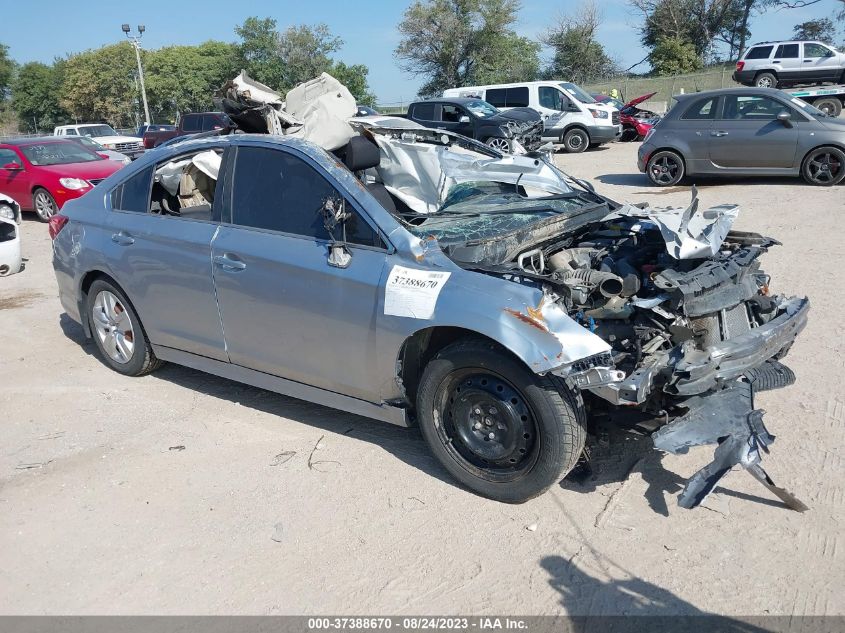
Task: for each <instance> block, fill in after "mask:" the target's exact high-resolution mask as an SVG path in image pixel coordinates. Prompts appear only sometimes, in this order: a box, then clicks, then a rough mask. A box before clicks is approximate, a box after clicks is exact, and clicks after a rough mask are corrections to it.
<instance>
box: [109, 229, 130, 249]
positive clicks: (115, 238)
mask: <svg viewBox="0 0 845 633" xmlns="http://www.w3.org/2000/svg"><path fill="white" fill-rule="evenodd" d="M111 241H112V242H114V243H115V244H120V245H121V246H130V245H132V244H134V243H135V238H134V237H132V236H131V235H129V233H127V232H126V231H120V232H119V233H115V234H113V235H112V236H111Z"/></svg>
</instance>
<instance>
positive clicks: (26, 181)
mask: <svg viewBox="0 0 845 633" xmlns="http://www.w3.org/2000/svg"><path fill="white" fill-rule="evenodd" d="M11 163H17V164H18V166H19V167H20V169H9V168H7V167H6V165H9V164H11ZM27 166H28V165H27V163H26V161H24V159H23V157H22V156H21V155H20V153H19V150H17V149H13V148H11V147H0V193H5V194H6V195H7V196H9V197H10V198H12V200H14V201H15V202H17V203H18V204H19V205H21V208H23V209H31V208H32V195H31V193H30V192H31V191H32V189H31V187H30V180H31V173H29V171H28V170H27ZM29 170H32V166H29Z"/></svg>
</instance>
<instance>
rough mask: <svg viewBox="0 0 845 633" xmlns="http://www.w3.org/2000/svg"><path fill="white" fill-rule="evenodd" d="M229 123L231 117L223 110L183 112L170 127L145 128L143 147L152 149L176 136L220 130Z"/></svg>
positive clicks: (229, 124) (230, 122)
mask: <svg viewBox="0 0 845 633" xmlns="http://www.w3.org/2000/svg"><path fill="white" fill-rule="evenodd" d="M231 125H232V121H231V119H230V118H229V116H228V115H227V114H224V113H223V112H189V113H187V114H183V115H182V116H181V117H180V119H179V124H178V125H176V126H175V127H173V126H172V129H169V130H147V132H145V133H144V147H145V148H146V149H152V148H153V147H158V146H159V145H161V144H162V143H164V142H165V141H169V140H170V139H173V138H176V137H177V136H184V135H186V134H196V133H198V132H209V131H211V130H222V129H224V128H227V127H229V126H231Z"/></svg>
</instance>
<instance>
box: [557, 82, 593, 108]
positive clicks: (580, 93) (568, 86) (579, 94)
mask: <svg viewBox="0 0 845 633" xmlns="http://www.w3.org/2000/svg"><path fill="white" fill-rule="evenodd" d="M560 87H561V88H563V89H564V90H566V92H568V93H569V94H570V95H572V96H573V97H575V98H576V99H577V100H578V101H580V102H581V103H596V100H595V99H593V98H592V97H591V96H590V94H589V93H588V92H585V91H584V89H583V88H582V87H581V86H579V85H577V84H573V83H570V82H568V81H562V82H560Z"/></svg>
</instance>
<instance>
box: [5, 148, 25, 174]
mask: <svg viewBox="0 0 845 633" xmlns="http://www.w3.org/2000/svg"><path fill="white" fill-rule="evenodd" d="M9 163H17V164H18V165H20V164H21V159H20V158H18V155H17V154H16V153H15V150H13V149H0V169H2V168H3V165H8V164H9Z"/></svg>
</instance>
